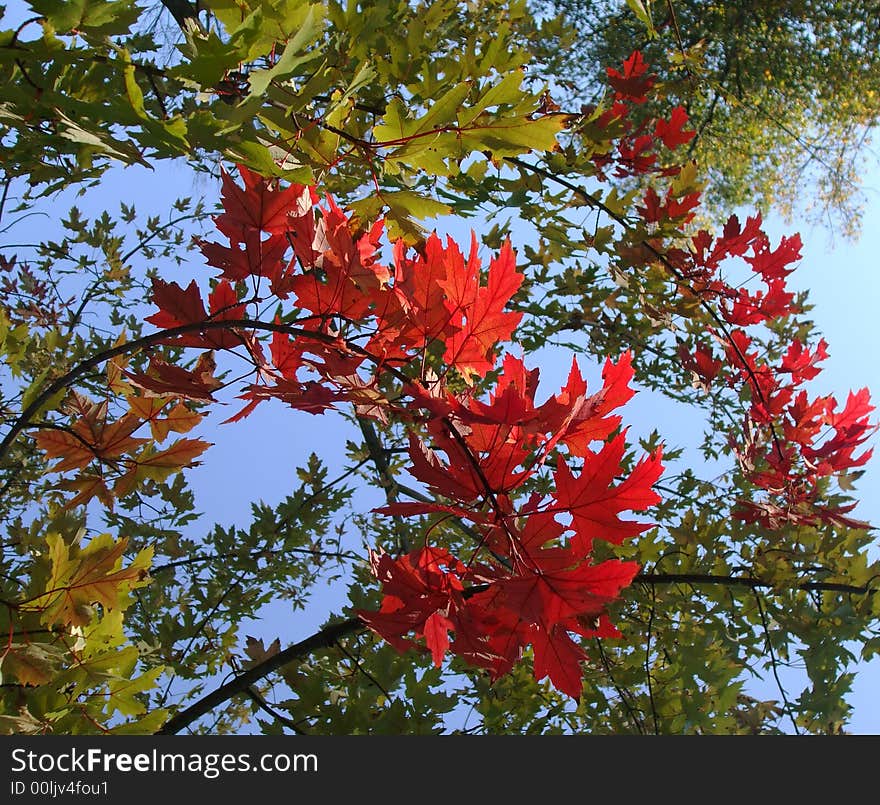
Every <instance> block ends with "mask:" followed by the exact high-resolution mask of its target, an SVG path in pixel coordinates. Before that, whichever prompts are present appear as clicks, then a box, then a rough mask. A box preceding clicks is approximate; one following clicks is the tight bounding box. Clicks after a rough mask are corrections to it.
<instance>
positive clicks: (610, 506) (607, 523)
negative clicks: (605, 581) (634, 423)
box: [553, 433, 663, 554]
mask: <svg viewBox="0 0 880 805" xmlns="http://www.w3.org/2000/svg"><path fill="white" fill-rule="evenodd" d="M624 449H625V434H624V433H620V434H619V435H617V436H616V437H615V438H613V439H612V440H611V441H610V442H608V443H607V444H605V445H604V446H603V447H602V449H601V450H600V451H599V452H598V453H592V454H590V455H587V456H586V457H585V459H584V466H583V469H582V470H581V472H580V475H579V476H578V477H575V476H574V474H573V473H572V471H571V470H570V469H569V467H568V464H566V462H565V461H564V460H563V459H562V458H561V457H560V459H559V462H558V464H557V470H556V473H555V474H554V480H555V482H556V492H555V494H554V500H555V505H554V507H553V511H557V512H565V513H569V514H571V516H572V527H573V528H574V530H575V537H574V543H575V544H576V545H577V546H578V550H579V551H581V552H582V553H583V554H587V553H589V551H590V546H591V545H592V542H593V539H595V538H597V537H598V538H600V539H604V540H607V541H609V542H613V543H616V544H619V543H621V542H622V541H623V540H624V539H627V538H629V537H633V536H635V535H636V534H641V533H642V532H643V531H647V530H648V529H649V528H651V527H652V526H651V524H650V523H639V522H636V521H632V520H621V519H620V517H618V515H619V514H620V513H621V512H624V511H644V510H645V509H647V508H649V507H651V506H653V505H654V504H656V503H659V502H660V496H659V495H658V494H657V493H656V492H654V490H653V489H652V488H651V487H652V486H653V484H654V483H656V481H657V480H658V479H659V478H660V474H661V473H662V472H663V465H662V464H661V463H660V451H659V450H658V451H657V452H656V453H654V454H653V455H651V456H648V457H646V458H643V459H642V460H641V461H639V462H638V464H636V466H635V467H634V468H633V471H632V472H631V473H630V474H629V475H628V476H627V477H626V478H625V479H624V480H623V481H621V482H620V483H619V484H617V485H614V483H613V482H614V479H615V476H616V475H617V474H618V473H619V472H620V463H621V460H622V459H623V453H624Z"/></svg>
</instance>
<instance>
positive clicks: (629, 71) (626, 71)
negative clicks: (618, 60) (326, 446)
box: [606, 50, 654, 103]
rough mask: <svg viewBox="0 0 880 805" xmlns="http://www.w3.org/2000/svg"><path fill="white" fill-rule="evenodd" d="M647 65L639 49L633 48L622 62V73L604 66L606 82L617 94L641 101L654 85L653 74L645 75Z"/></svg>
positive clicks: (636, 101)
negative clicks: (606, 75)
mask: <svg viewBox="0 0 880 805" xmlns="http://www.w3.org/2000/svg"><path fill="white" fill-rule="evenodd" d="M647 70H648V65H647V64H646V63H645V60H644V59H643V58H642V54H641V51H638V50H635V51H633V53H632V54H631V55H630V57H629V58H628V59H626V60H625V61H624V63H623V73H621V72H620V71H618V70H617V69H615V68H614V67H608V68H606V72H607V74H608V83H609V84H610V85H611V86H612V88H613V89H614V91H615V92H616V93H617V95H618V96H619V97H621V98H627V99H628V100H630V101H634V102H635V103H643V102H644V101H645V100H646V98H645V95H646V94H647V92H648V90H649V89H651V87H652V86H654V76H653V75H645V73H646V72H647Z"/></svg>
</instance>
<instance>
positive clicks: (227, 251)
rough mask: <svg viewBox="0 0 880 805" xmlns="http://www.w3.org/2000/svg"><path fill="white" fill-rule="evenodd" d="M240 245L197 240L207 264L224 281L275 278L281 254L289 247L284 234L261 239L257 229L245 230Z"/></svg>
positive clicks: (282, 256)
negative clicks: (225, 244) (215, 269)
mask: <svg viewBox="0 0 880 805" xmlns="http://www.w3.org/2000/svg"><path fill="white" fill-rule="evenodd" d="M242 237H243V240H242V241H241V242H235V241H233V242H231V243H230V244H229V246H223V245H221V244H219V243H213V242H210V241H203V240H200V241H197V244H198V246H199V248H200V249H201V251H202V254H203V255H204V256H205V260H206V261H207V262H208V265H211V266H214V268H219V269H220V270H221V272H222V273H221V276H222V277H223V278H224V279H227V280H232V282H238V281H239V280H243V279H245V278H246V277H251V276H253V277H267V278H269V279H271V278H273V277H276V276H277V274H278V272H279V270H280V267H281V264H282V262H283V259H284V255H285V253H286V252H287V250H288V249H289V248H290V244H289V243H288V240H287V237H286V236H285V235H283V234H280V235H271V236H270V237H269V238H268V239H267V240H263V239H262V235H261V233H260V232H259V231H258V230H248V231H245V232H244V233H243V234H242Z"/></svg>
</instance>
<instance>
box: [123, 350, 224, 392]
mask: <svg viewBox="0 0 880 805" xmlns="http://www.w3.org/2000/svg"><path fill="white" fill-rule="evenodd" d="M215 368H216V364H215V363H214V361H213V357H212V356H211V354H210V353H208V352H206V353H204V354H202V355H200V356H199V359H198V361H197V362H196V366H195V368H194V369H193V370H192V371H189V370H187V369H183V368H181V367H180V366H175V365H174V364H172V363H168V362H167V361H163V360H162V359H161V358H150V364H149V366H148V367H147V371H146V372H127V371H125V372H123V374H125V376H126V377H127V378H128V379H129V381H130V382H131V384H132V385H133V386H136V387H137V388H140V389H143V390H144V391H145V392H146V394H147V396H151V395H152V396H160V397H162V396H171V397H181V398H183V399H186V400H198V401H204V402H213V401H214V397H213V396H212V394H211V392H213V391H216V390H217V389H218V388H220V386H222V385H223V384H222V383H221V382H220V381H219V380H217V379H216V378H215V377H214V369H215Z"/></svg>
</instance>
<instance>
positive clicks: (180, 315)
mask: <svg viewBox="0 0 880 805" xmlns="http://www.w3.org/2000/svg"><path fill="white" fill-rule="evenodd" d="M153 303H154V304H155V305H156V306H157V307H158V308H159V312H158V313H154V314H153V315H152V316H147V319H146V320H147V321H148V322H150V323H151V324H155V325H156V326H157V327H161V328H162V329H169V328H171V327H179V326H180V325H181V324H194V323H195V322H199V321H205V319H207V318H208V314H207V313H206V312H205V305H204V303H203V302H202V294H201V293H200V291H199V286H198V285H196V281H195V280H192V281H191V282H190V284H189V285H187V287H186V290H184V289H183V288H181V287H180V286H179V285H178V284H177V283H176V282H165V281H164V280H160V279H159V278H158V277H153Z"/></svg>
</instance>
